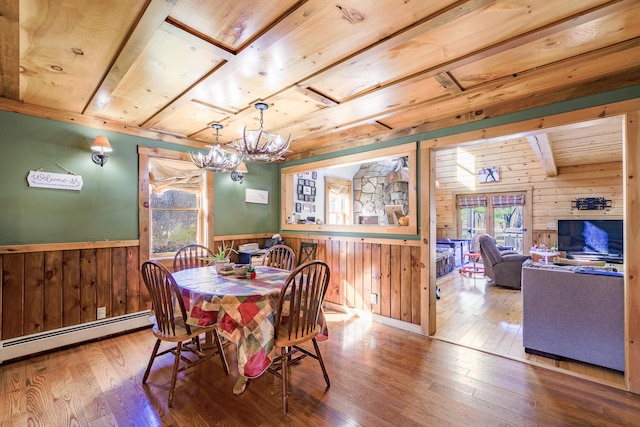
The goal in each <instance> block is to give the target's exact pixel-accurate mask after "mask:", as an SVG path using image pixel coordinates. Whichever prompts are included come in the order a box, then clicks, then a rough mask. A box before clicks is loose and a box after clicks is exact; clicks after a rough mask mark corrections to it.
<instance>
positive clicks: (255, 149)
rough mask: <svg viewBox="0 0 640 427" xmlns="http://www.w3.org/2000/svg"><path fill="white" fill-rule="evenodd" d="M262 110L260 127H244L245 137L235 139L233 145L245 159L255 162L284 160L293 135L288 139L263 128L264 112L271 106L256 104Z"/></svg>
mask: <svg viewBox="0 0 640 427" xmlns="http://www.w3.org/2000/svg"><path fill="white" fill-rule="evenodd" d="M255 108H256V109H258V110H260V128H259V129H255V130H247V128H246V127H245V128H244V138H243V139H242V140H241V141H236V140H233V142H232V144H233V147H234V148H235V149H236V150H237V151H238V152H239V153H240V154H241V155H242V157H243V158H244V159H245V160H251V161H254V162H275V161H278V160H284V155H285V154H286V153H287V151H288V150H289V144H290V140H291V136H289V137H288V138H287V139H286V140H285V138H283V137H282V135H279V134H277V133H272V132H267V131H265V130H264V128H263V112H264V110H266V109H267V108H269V106H268V105H267V104H265V103H263V102H258V103H257V104H255Z"/></svg>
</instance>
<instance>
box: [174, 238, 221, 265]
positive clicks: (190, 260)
mask: <svg viewBox="0 0 640 427" xmlns="http://www.w3.org/2000/svg"><path fill="white" fill-rule="evenodd" d="M204 258H211V259H213V251H212V250H211V249H209V248H208V247H206V246H203V245H197V244H191V245H186V246H183V247H181V248H180V249H178V251H177V252H176V254H175V256H174V257H173V271H174V272H176V271H180V270H186V269H187V268H197V267H206V266H207V265H209V263H210V262H211V261H208V260H206V259H204Z"/></svg>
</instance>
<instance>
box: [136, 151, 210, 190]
mask: <svg viewBox="0 0 640 427" xmlns="http://www.w3.org/2000/svg"><path fill="white" fill-rule="evenodd" d="M149 169H150V170H149V183H150V184H151V191H152V192H153V193H155V194H158V193H162V192H165V191H168V190H180V191H186V192H189V193H195V194H200V193H201V192H202V189H203V188H204V171H203V170H202V169H199V168H198V167H196V166H195V165H194V164H193V163H191V162H182V161H179V160H168V159H161V158H158V157H150V158H149Z"/></svg>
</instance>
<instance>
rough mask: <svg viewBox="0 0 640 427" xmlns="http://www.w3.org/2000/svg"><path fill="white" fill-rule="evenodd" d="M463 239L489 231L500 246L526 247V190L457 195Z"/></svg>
mask: <svg viewBox="0 0 640 427" xmlns="http://www.w3.org/2000/svg"><path fill="white" fill-rule="evenodd" d="M456 205H457V207H458V218H459V226H460V238H462V239H472V238H473V236H474V235H477V234H483V233H488V234H490V235H492V236H493V237H494V238H495V239H496V242H497V243H498V245H499V246H503V247H505V248H512V249H516V250H518V251H520V252H522V250H523V241H524V240H523V239H524V231H525V230H524V225H523V224H524V219H523V218H524V210H523V208H524V205H525V195H524V193H494V194H482V195H477V194H474V195H459V196H457V197H456Z"/></svg>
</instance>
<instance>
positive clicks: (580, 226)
mask: <svg viewBox="0 0 640 427" xmlns="http://www.w3.org/2000/svg"><path fill="white" fill-rule="evenodd" d="M622 225H623V220H621V219H589V220H579V219H559V220H558V250H559V251H566V252H567V254H568V255H572V254H574V255H594V256H600V257H602V258H616V257H619V258H622V257H623V256H624V253H623V245H622V243H623V227H622Z"/></svg>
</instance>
